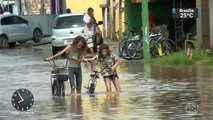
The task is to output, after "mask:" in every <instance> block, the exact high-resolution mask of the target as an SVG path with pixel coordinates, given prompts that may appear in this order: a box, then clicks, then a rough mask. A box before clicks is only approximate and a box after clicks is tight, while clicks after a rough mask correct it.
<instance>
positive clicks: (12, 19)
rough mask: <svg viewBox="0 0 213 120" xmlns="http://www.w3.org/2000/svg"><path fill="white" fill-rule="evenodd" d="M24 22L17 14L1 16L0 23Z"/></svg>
mask: <svg viewBox="0 0 213 120" xmlns="http://www.w3.org/2000/svg"><path fill="white" fill-rule="evenodd" d="M26 23H27V21H26V20H24V19H23V18H20V17H18V16H9V17H5V18H2V20H1V24H2V25H11V24H26Z"/></svg>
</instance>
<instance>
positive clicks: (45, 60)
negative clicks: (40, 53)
mask: <svg viewBox="0 0 213 120" xmlns="http://www.w3.org/2000/svg"><path fill="white" fill-rule="evenodd" d="M44 61H52V62H53V65H54V68H55V67H56V63H55V60H54V59H52V60H47V59H44Z"/></svg>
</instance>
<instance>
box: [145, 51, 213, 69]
mask: <svg viewBox="0 0 213 120" xmlns="http://www.w3.org/2000/svg"><path fill="white" fill-rule="evenodd" d="M192 54H193V55H192V60H189V59H188V58H187V54H186V51H180V52H178V53H175V54H172V55H168V56H162V57H159V58H152V59H150V60H149V61H146V62H151V63H152V64H157V65H172V66H176V65H213V62H212V61H213V57H208V55H207V53H206V52H204V51H199V50H193V51H192Z"/></svg>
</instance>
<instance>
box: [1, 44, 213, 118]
mask: <svg viewBox="0 0 213 120" xmlns="http://www.w3.org/2000/svg"><path fill="white" fill-rule="evenodd" d="M51 53H52V50H51V45H50V44H47V45H41V46H35V47H17V48H14V49H0V58H1V59H0V100H1V101H0V120H13V119H18V120H24V119H26V120H40V119H42V120H43V119H48V120H50V119H51V120H54V119H55V120H56V119H57V120H71V119H72V120H210V119H212V117H213V115H212V113H213V99H212V98H213V68H212V67H202V66H194V67H192V66H190V67H173V66H164V67H162V66H152V65H149V64H143V63H142V60H138V61H127V60H122V64H121V65H120V66H119V67H118V69H117V70H118V75H119V77H120V82H121V87H122V93H120V94H118V93H115V92H113V93H110V94H106V93H105V86H104V82H103V79H102V78H101V79H99V81H98V85H97V88H96V93H95V94H94V95H88V94H86V90H85V89H84V88H83V87H82V94H81V95H70V86H69V81H67V82H66V85H65V90H66V92H65V93H66V96H65V97H53V96H52V95H51V88H50V75H51V74H50V71H51V70H52V64H51V62H44V61H43V59H44V58H46V57H48V56H50V55H51ZM65 61H66V60H65V59H60V60H57V61H56V62H57V63H58V64H63V63H65ZM82 66H83V86H85V85H87V82H88V79H89V74H90V73H91V70H90V66H89V65H88V64H82ZM20 88H26V89H28V90H30V91H31V92H32V93H33V95H34V99H35V102H34V105H33V106H32V108H31V109H29V110H28V111H26V112H20V111H18V110H16V109H15V108H14V107H13V106H12V104H11V97H12V94H13V93H14V92H15V90H17V89H20ZM113 88H114V87H113ZM113 91H114V89H113Z"/></svg>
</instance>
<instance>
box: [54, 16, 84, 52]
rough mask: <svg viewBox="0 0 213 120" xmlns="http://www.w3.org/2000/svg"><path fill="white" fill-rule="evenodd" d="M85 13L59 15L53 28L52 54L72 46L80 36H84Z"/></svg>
mask: <svg viewBox="0 0 213 120" xmlns="http://www.w3.org/2000/svg"><path fill="white" fill-rule="evenodd" d="M83 16H84V13H66V14H61V15H58V16H57V17H56V18H55V20H54V22H53V26H52V54H56V53H57V52H58V51H61V50H62V49H63V48H64V47H65V46H67V45H68V44H71V43H72V41H73V40H74V38H75V37H76V36H78V35H81V36H84V21H83Z"/></svg>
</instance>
